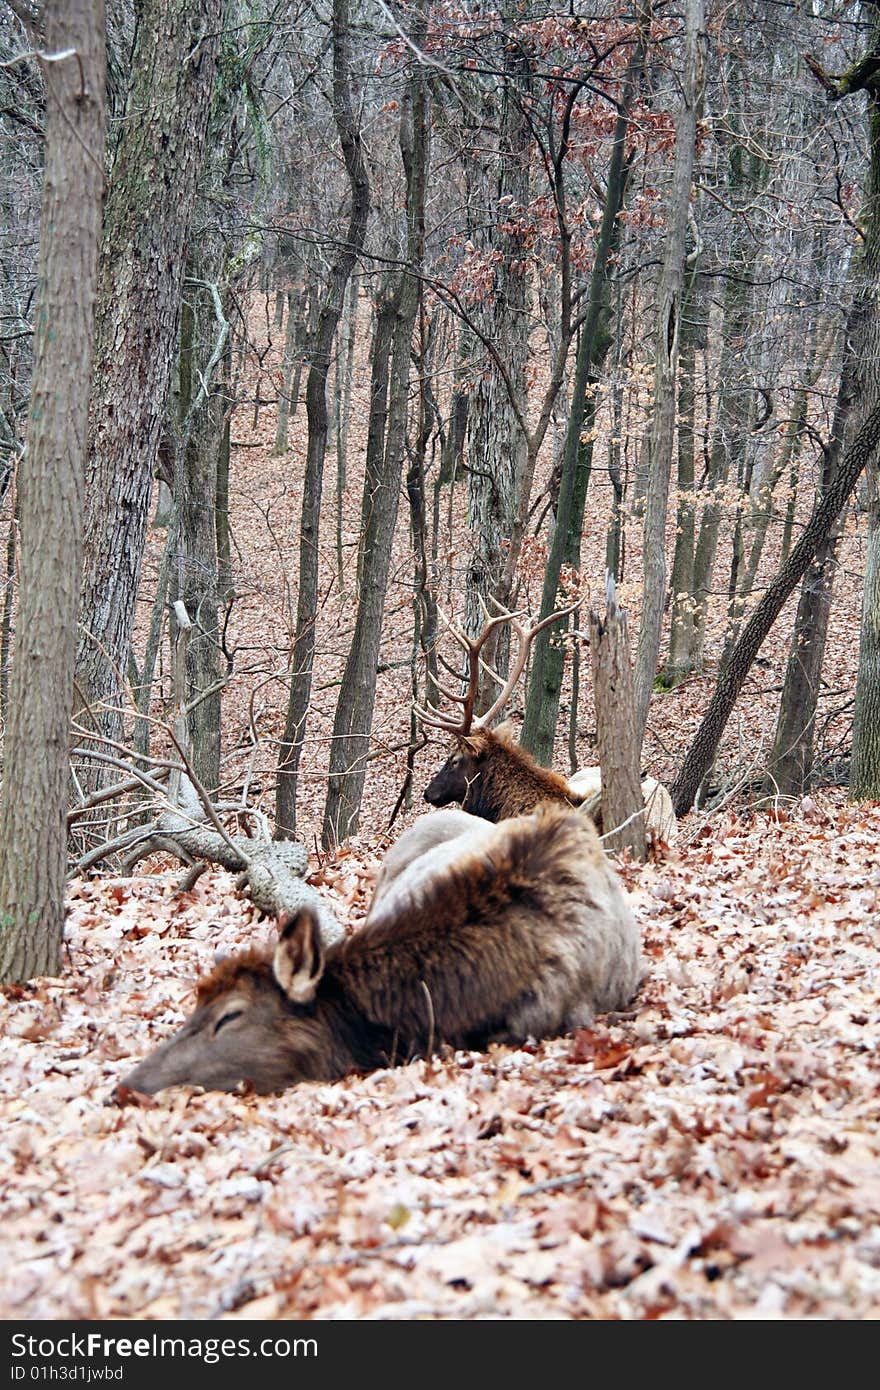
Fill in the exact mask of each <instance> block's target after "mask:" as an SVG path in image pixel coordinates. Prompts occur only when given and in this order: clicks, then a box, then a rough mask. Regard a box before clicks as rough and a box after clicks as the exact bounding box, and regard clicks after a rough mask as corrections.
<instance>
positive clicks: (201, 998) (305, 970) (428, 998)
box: [123, 807, 642, 1092]
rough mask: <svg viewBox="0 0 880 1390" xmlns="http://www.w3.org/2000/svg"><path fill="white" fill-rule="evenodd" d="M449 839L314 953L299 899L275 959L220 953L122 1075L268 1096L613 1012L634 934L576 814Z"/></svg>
mask: <svg viewBox="0 0 880 1390" xmlns="http://www.w3.org/2000/svg"><path fill="white" fill-rule="evenodd" d="M461 838H462V843H461V853H460V855H459V856H458V857H456V858H454V860H453V862H451V863H447V862H444V863H442V864H440V865H439V866H438V867H437V870H436V872H434V873H433V874H428V875H425V874H424V873H421V872H420V873H418V874H413V873H410V872H408V871H404V872H401V873H400V874H399V875H397V877H396V878H395V879H394V881H393V882H392V883H391V885H390V886H389V889H388V891H387V892H386V893H385V895H384V896H382V897H381V898H380V900H378V901H374V904H373V906H372V908H371V911H370V915H369V917H368V920H367V923H366V925H365V926H364V928H363V929H362V930H361V931H360V932H358V933H357V934H356V935H355V936H353V937H351V938H349V939H348V940H347V941H345V942H343V943H341V944H340V945H339V946H335V947H332V948H330V950H329V951H327V952H325V951H324V949H323V947H322V946H321V942H320V936H319V933H318V928H317V920H316V918H315V914H314V913H313V912H312V911H311V910H310V909H307V908H304V909H302V910H301V911H300V912H299V914H298V915H297V916H296V917H295V918H292V919H289V920H288V921H286V922H284V923H282V929H281V935H280V939H279V944H278V947H277V948H276V951H275V954H274V957H272V958H270V957H268V956H265V955H263V954H261V953H260V952H254V951H250V952H246V953H245V954H244V955H242V956H239V957H237V958H234V959H232V960H229V961H224V962H223V963H222V964H221V965H220V966H219V967H218V968H217V969H216V970H215V971H214V972H213V974H212V975H210V976H209V977H208V978H207V979H206V980H204V981H203V982H202V983H201V985H200V986H199V990H198V1003H197V1008H196V1010H195V1012H194V1014H193V1015H192V1016H191V1017H190V1018H189V1019H188V1020H187V1022H186V1023H185V1024H184V1026H183V1028H182V1029H180V1031H179V1032H178V1033H177V1034H175V1036H174V1037H172V1038H171V1039H169V1041H168V1042H166V1043H164V1044H163V1045H162V1046H161V1047H160V1048H159V1049H158V1050H157V1051H156V1052H155V1053H153V1055H152V1056H151V1057H148V1058H147V1059H146V1060H145V1061H144V1062H142V1063H141V1064H140V1066H138V1067H136V1068H135V1069H134V1071H133V1072H131V1074H130V1075H129V1076H128V1077H126V1078H125V1081H124V1083H123V1084H124V1085H125V1086H127V1087H129V1088H131V1089H133V1090H142V1091H147V1092H153V1091H157V1090H160V1089H162V1088H163V1087H165V1086H170V1085H179V1084H184V1083H189V1084H196V1085H202V1086H208V1087H212V1088H215V1089H229V1088H231V1087H232V1086H234V1085H235V1084H237V1083H238V1082H239V1081H250V1082H251V1084H252V1085H253V1086H254V1087H255V1089H257V1090H260V1091H270V1090H278V1089H281V1088H282V1087H283V1086H285V1085H290V1084H292V1083H293V1082H296V1081H299V1080H304V1079H312V1080H327V1081H330V1080H334V1079H337V1078H338V1077H341V1076H344V1075H345V1074H346V1073H347V1072H350V1071H354V1070H369V1069H371V1068H375V1067H381V1066H387V1065H389V1064H391V1063H393V1062H395V1061H401V1060H403V1061H405V1060H407V1059H408V1058H409V1057H410V1056H412V1055H416V1054H419V1053H425V1052H427V1051H429V1050H430V1049H431V1048H432V1047H434V1046H435V1045H439V1044H440V1043H441V1042H446V1043H449V1044H451V1045H452V1046H455V1047H484V1046H486V1045H487V1044H488V1043H489V1042H490V1041H507V1042H522V1041H523V1040H524V1039H525V1038H526V1037H528V1036H534V1037H548V1036H552V1035H553V1034H555V1033H558V1032H561V1031H565V1030H566V1029H569V1028H572V1027H575V1026H578V1025H582V1024H587V1023H589V1022H590V1021H591V1020H592V1018H593V1016H594V1014H595V1013H596V1012H597V1011H603V1010H607V1009H614V1008H623V1007H624V1006H625V1005H626V1004H627V1003H628V1002H629V1000H630V999H631V998H632V996H633V994H634V993H635V991H636V989H637V988H638V985H639V983H640V980H641V976H642V964H641V948H640V942H639V931H638V927H637V925H636V922H635V920H634V919H633V917H632V914H631V912H630V910H629V907H628V905H627V902H626V899H625V896H624V894H623V891H622V889H621V887H620V884H619V882H618V880H617V878H616V875H615V874H614V871H613V869H612V868H611V866H610V865H609V864H608V862H607V860H606V858H605V856H604V854H603V853H602V849H601V846H600V844H599V841H598V838H597V836H596V832H595V830H594V828H593V826H592V824H591V822H590V821H589V820H587V819H586V818H585V817H583V816H580V815H577V814H573V813H572V812H570V811H568V810H567V809H563V808H555V807H554V808H544V809H542V810H541V811H540V812H539V813H537V814H536V815H533V816H527V817H520V818H516V819H513V820H506V821H504V822H503V823H502V824H500V825H498V826H494V827H493V828H492V833H491V835H489V836H487V837H484V838H482V839H480V840H479V842H478V843H477V844H476V845H471V843H470V842H469V841H468V837H467V836H464V837H461ZM422 857H423V858H430V856H429V855H428V856H422ZM416 862H419V861H418V860H417V861H416Z"/></svg>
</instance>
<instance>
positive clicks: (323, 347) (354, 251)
mask: <svg viewBox="0 0 880 1390" xmlns="http://www.w3.org/2000/svg"><path fill="white" fill-rule="evenodd" d="M350 50H351V34H350V27H349V6H348V0H334V3H333V115H334V119H335V121H336V128H337V131H338V132H339V139H340V143H341V145H342V154H343V159H344V160H345V167H346V171H347V173H348V177H349V182H350V184H351V213H350V217H349V225H348V232H347V235H346V239H345V242H344V243H343V246H342V249H341V250H340V252H339V254H338V256H337V258H336V261H335V263H334V264H333V266H332V268H331V270H330V275H329V284H328V287H327V294H326V297H325V299H324V304H323V307H322V309H321V315H320V319H319V321H318V328H317V331H316V334H315V337H314V339H313V341H312V342H311V344H310V356H311V366H310V368H309V378H308V382H307V384H306V413H307V416H308V422H309V438H308V445H307V449H306V468H305V477H304V479H303V502H302V521H301V525H300V552H299V595H298V599H297V608H296V633H295V636H294V642H293V654H292V659H291V678H290V701H289V704H288V707H287V722H286V724H285V728H284V738H283V741H282V744H281V749H280V753H279V759H278V790H277V795H276V809H275V817H276V822H277V833H278V835H279V836H280V837H282V838H286V837H290V836H292V835H293V834H294V833H295V831H296V793H297V780H298V775H299V763H300V757H301V754H302V746H303V740H304V738H305V728H306V716H307V714H308V709H309V701H310V699H311V694H312V663H313V660H314V654H315V618H316V616H317V607H318V534H319V527H320V515H321V490H322V479H323V473H324V455H325V453H326V449H327V374H328V371H329V367H330V353H331V350H332V347H333V339H334V337H335V336H336V328H337V325H338V323H339V319H340V316H341V314H342V306H343V300H344V296H345V286H346V284H347V282H348V277H349V276H350V275H351V272H352V270H353V269H354V266H355V263H356V261H357V258H358V255H359V254H360V250H361V247H362V246H363V244H364V236H365V234H366V228H367V215H368V213H369V207H370V184H369V179H368V176H367V169H366V165H365V163H364V157H363V151H362V148H361V138H360V131H359V130H358V128H357V125H356V123H355V116H354V111H353V107H352V92H351V51H350Z"/></svg>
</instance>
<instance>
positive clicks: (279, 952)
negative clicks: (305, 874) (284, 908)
mask: <svg viewBox="0 0 880 1390" xmlns="http://www.w3.org/2000/svg"><path fill="white" fill-rule="evenodd" d="M272 973H273V974H274V976H275V979H276V980H277V981H278V983H279V985H280V986H281V988H282V989H283V990H284V993H285V994H286V995H287V997H288V999H292V1000H293V1002H294V1004H310V1003H311V1002H312V1000H313V999H314V997H315V993H316V991H317V988H318V981H319V980H320V978H321V976H322V975H323V973H324V947H323V945H322V943H321V930H320V927H319V926H318V915H317V913H316V912H315V911H314V910H313V909H312V908H310V907H301V908H300V909H299V911H298V912H295V913H292V914H290V915H286V916H279V918H278V945H277V946H276V947H275V956H274V958H273V961H272Z"/></svg>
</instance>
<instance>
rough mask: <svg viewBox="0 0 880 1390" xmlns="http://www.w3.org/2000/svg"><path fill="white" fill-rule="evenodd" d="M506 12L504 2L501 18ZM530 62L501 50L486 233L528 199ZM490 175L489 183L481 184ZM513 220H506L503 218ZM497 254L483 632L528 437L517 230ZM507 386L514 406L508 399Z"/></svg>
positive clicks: (481, 487) (469, 453)
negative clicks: (501, 214) (496, 356)
mask: <svg viewBox="0 0 880 1390" xmlns="http://www.w3.org/2000/svg"><path fill="white" fill-rule="evenodd" d="M509 10H510V3H509V0H506V10H505V13H508V12H509ZM530 81H531V78H530V73H529V62H528V59H527V58H526V56H525V54H524V53H523V52H522V51H521V50H520V49H518V48H517V46H516V45H514V44H510V45H508V46H507V47H506V49H505V59H504V83H503V92H502V102H501V121H500V129H499V135H498V152H497V159H496V161H495V164H494V168H493V169H492V170H487V171H486V180H487V186H486V191H487V196H488V198H489V207H488V208H487V211H486V219H487V223H488V224H489V225H493V224H494V223H495V220H496V218H497V207H498V206H499V205H500V206H502V207H504V208H505V209H506V211H507V214H508V217H509V220H510V221H512V220H513V218H514V217H515V216H516V214H517V213H518V212H519V211H520V210H521V209H524V208H525V207H526V206H527V205H528V201H529V147H530V144H531V138H532V137H531V130H530V128H529V122H528V118H527V115H526V110H525V102H526V101H527V99H528V93H529V85H530ZM495 170H497V174H496V178H497V183H496V184H495V186H494V187H492V186H491V185H490V183H489V180H490V179H491V178H492V174H493V173H494V172H495ZM511 214H512V215H511ZM494 241H495V247H496V249H497V251H498V253H499V256H498V261H497V264H496V266H495V285H494V291H495V292H494V295H493V297H492V301H491V304H490V305H489V306H488V307H487V309H486V312H485V314H484V325H485V332H486V336H487V337H488V338H489V339H490V340H491V341H492V342H493V343H494V344H495V345H496V346H497V349H498V351H499V353H500V355H501V357H502V358H503V362H504V366H505V368H506V373H507V380H506V381H505V380H504V379H503V377H502V375H501V372H500V370H499V367H498V364H497V363H496V362H494V361H489V362H488V363H487V365H486V370H485V372H484V374H483V375H481V377H480V378H479V380H478V383H477V387H476V389H475V391H474V392H473V394H472V396H471V401H470V406H469V409H468V417H467V446H466V457H467V469H468V528H469V530H470V531H471V532H472V537H473V539H472V556H471V560H470V564H469V566H468V573H467V608H466V616H465V622H466V626H467V629H468V631H470V632H477V631H479V629H480V628H481V627H482V625H483V610H482V608H481V607H480V601H481V600H482V601H483V602H486V601H487V600H489V599H490V598H494V599H496V600H497V601H498V602H499V603H502V604H506V603H507V601H508V599H509V586H508V585H507V584H506V583H505V577H506V561H507V560H508V559H509V553H508V554H507V555H506V554H505V546H508V547H510V546H512V544H513V532H514V527H515V522H516V518H517V504H518V501H519V495H520V491H521V489H522V486H523V484H524V480H525V478H526V475H527V472H528V462H529V448H528V439H527V437H526V433H525V430H524V429H523V420H522V416H521V414H519V413H518V411H517V408H516V407H517V404H519V405H522V404H524V403H525V401H526V399H527V393H526V384H525V367H526V359H527V357H528V349H529V316H528V313H527V301H528V283H527V276H526V273H525V270H524V268H523V266H524V257H523V250H522V245H521V241H520V237H519V236H518V235H517V233H516V231H515V230H513V231H511V230H503V229H501V228H498V229H496V230H495V232H494ZM511 388H512V390H513V392H514V394H515V395H516V398H517V399H516V402H515V401H514V400H513V399H511ZM500 631H501V630H500V629H499V630H497V631H496V632H495V633H493V634H492V636H491V637H490V639H489V641H488V642H487V644H486V649H485V652H484V656H485V660H486V662H487V664H488V665H489V666H492V667H495V669H497V670H500V671H501V672H502V673H503V671H504V668H505V665H506V650H507V642H508V639H509V634H508V632H507V629H506V628H504V629H503V636H502V637H501V646H500V648H499V635H498V633H499V632H500ZM495 693H496V687H495V686H494V685H493V684H492V682H491V680H490V679H489V678H488V677H486V676H483V675H481V678H480V686H479V689H478V692H477V711H478V712H479V711H481V710H484V709H486V708H487V707H488V705H489V704H491V701H492V699H493V698H494V696H495Z"/></svg>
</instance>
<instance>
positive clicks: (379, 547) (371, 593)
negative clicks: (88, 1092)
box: [322, 0, 428, 848]
mask: <svg viewBox="0 0 880 1390" xmlns="http://www.w3.org/2000/svg"><path fill="white" fill-rule="evenodd" d="M426 33H427V19H426V0H419V3H417V7H416V10H415V12H414V17H413V27H412V41H413V44H414V45H415V46H416V47H417V48H418V49H421V47H422V46H423V45H424V43H425V37H426ZM400 146H401V154H402V157H403V162H404V167H405V169H406V174H407V250H406V254H407V262H408V265H407V269H406V270H405V271H404V272H403V282H402V285H401V290H400V294H399V296H398V297H397V311H396V318H395V324H394V346H393V349H392V353H391V378H390V389H389V409H388V434H387V439H386V442H385V449H384V454H383V458H382V467H381V470H380V471H379V473H378V474H377V475H374V476H370V475H369V474H368V476H367V477H366V479H365V482H364V513H365V517H366V525H365V528H364V532H363V537H362V540H363V561H362V564H361V566H360V574H361V583H360V593H359V596H358V611H357V617H356V619H355V628H354V633H353V635H352V640H351V648H350V650H349V654H348V660H347V661H346V665H345V671H344V673H343V677H342V684H341V686H340V689H339V699H338V701H337V705H336V716H335V718H334V721H333V741H332V743H331V747H330V779H329V784H328V787H327V800H326V804H325V808H324V826H323V832H322V834H323V842H324V845H325V847H327V848H329V847H330V846H331V845H334V844H337V843H338V842H339V841H340V840H343V839H345V838H346V836H348V835H351V834H353V833H354V832H355V831H356V830H357V825H358V819H359V816H360V807H361V800H362V797H363V788H364V779H365V777H366V771H367V767H366V757H367V753H368V750H369V744H370V729H371V726H372V719H373V707H374V702H375V697H376V674H377V667H378V658H379V643H380V640H381V636H382V616H383V612H384V607H385V592H386V588H387V584H388V573H389V569H390V566H391V543H392V540H393V537H394V528H395V525H396V522H397V510H398V504H399V501H400V481H401V471H402V467H403V455H404V447H405V443H406V420H407V408H408V395H409V372H410V361H411V358H412V339H413V328H414V325H415V319H416V313H417V311H418V306H419V285H420V282H419V279H418V271H419V269H420V268H421V265H422V262H423V258H424V243H425V179H426V175H427V160H428V120H427V85H426V81H425V73H424V69H423V68H422V66H421V65H420V64H414V65H413V69H412V74H411V77H410V83H409V94H408V101H407V102H406V103H405V106H404V110H403V112H402V118H401V127H400Z"/></svg>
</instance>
